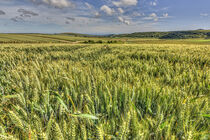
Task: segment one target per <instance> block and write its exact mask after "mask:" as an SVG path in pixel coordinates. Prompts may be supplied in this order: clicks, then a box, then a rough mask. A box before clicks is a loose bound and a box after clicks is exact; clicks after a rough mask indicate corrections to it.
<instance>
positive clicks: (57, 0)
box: [31, 0, 73, 8]
mask: <svg viewBox="0 0 210 140" xmlns="http://www.w3.org/2000/svg"><path fill="white" fill-rule="evenodd" d="M31 1H32V2H34V3H37V4H46V5H48V6H51V7H55V8H67V7H71V6H73V3H72V2H69V1H68V0H31Z"/></svg>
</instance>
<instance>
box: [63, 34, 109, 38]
mask: <svg viewBox="0 0 210 140" xmlns="http://www.w3.org/2000/svg"><path fill="white" fill-rule="evenodd" d="M61 35H69V36H73V37H107V36H111V35H90V34H80V33H61Z"/></svg>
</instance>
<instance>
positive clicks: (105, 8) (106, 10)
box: [100, 5, 115, 16]
mask: <svg viewBox="0 0 210 140" xmlns="http://www.w3.org/2000/svg"><path fill="white" fill-rule="evenodd" d="M100 10H101V11H103V12H104V13H106V14H107V15H110V16H111V15H113V14H114V12H115V11H114V9H112V8H110V7H109V6H107V5H103V6H101V8H100Z"/></svg>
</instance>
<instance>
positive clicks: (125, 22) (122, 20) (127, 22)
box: [118, 17, 130, 25]
mask: <svg viewBox="0 0 210 140" xmlns="http://www.w3.org/2000/svg"><path fill="white" fill-rule="evenodd" d="M118 20H119V21H120V22H122V23H124V24H127V25H129V24H130V21H128V20H125V19H124V18H122V17H118Z"/></svg>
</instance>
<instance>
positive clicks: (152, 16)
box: [144, 13, 159, 21]
mask: <svg viewBox="0 0 210 140" xmlns="http://www.w3.org/2000/svg"><path fill="white" fill-rule="evenodd" d="M144 19H146V20H154V21H158V19H159V17H158V16H157V14H156V13H151V14H150V15H149V16H148V17H145V18H144Z"/></svg>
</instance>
